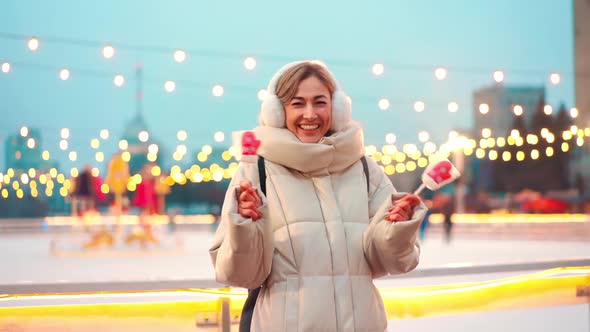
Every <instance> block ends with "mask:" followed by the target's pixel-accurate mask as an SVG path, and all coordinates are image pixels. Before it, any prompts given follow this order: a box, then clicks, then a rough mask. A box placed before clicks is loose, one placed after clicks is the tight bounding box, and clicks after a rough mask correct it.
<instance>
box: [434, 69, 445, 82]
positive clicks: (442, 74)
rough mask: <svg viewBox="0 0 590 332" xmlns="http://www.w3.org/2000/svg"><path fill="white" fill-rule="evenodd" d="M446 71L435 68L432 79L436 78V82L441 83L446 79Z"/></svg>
mask: <svg viewBox="0 0 590 332" xmlns="http://www.w3.org/2000/svg"><path fill="white" fill-rule="evenodd" d="M447 74H448V73H447V70H446V69H445V68H442V67H439V68H436V69H435V70H434V77H436V79H437V80H439V81H442V80H444V79H445V78H447Z"/></svg>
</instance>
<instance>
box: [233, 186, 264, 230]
mask: <svg viewBox="0 0 590 332" xmlns="http://www.w3.org/2000/svg"><path fill="white" fill-rule="evenodd" d="M261 205H262V199H261V198H260V196H259V195H258V193H257V192H256V189H254V187H252V182H250V181H248V180H244V181H242V182H240V188H239V189H238V213H239V214H240V215H241V216H242V217H244V218H252V220H254V221H258V220H260V219H261V218H262V213H261V212H260V210H258V208H259V207H260V206H261Z"/></svg>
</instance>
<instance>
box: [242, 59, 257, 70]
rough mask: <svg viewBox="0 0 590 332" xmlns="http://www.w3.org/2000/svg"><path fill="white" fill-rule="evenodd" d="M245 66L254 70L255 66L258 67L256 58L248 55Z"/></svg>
mask: <svg viewBox="0 0 590 332" xmlns="http://www.w3.org/2000/svg"><path fill="white" fill-rule="evenodd" d="M244 68H246V69H247V70H254V68H256V59H255V58H254V57H251V56H249V57H246V59H244Z"/></svg>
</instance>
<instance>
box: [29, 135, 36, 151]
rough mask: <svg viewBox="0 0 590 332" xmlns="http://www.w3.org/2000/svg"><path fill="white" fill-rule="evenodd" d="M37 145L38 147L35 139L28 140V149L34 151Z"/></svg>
mask: <svg viewBox="0 0 590 332" xmlns="http://www.w3.org/2000/svg"><path fill="white" fill-rule="evenodd" d="M35 145H36V142H35V139H34V138H32V137H30V138H29V139H28V140H27V147H28V148H29V149H34V148H35Z"/></svg>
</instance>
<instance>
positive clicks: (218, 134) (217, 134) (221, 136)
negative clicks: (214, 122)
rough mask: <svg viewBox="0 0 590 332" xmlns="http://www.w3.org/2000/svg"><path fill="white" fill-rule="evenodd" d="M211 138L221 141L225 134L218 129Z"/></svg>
mask: <svg viewBox="0 0 590 332" xmlns="http://www.w3.org/2000/svg"><path fill="white" fill-rule="evenodd" d="M213 139H214V140H215V142H217V143H221V142H223V140H225V134H224V133H223V132H222V131H218V132H216V133H215V135H213Z"/></svg>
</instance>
